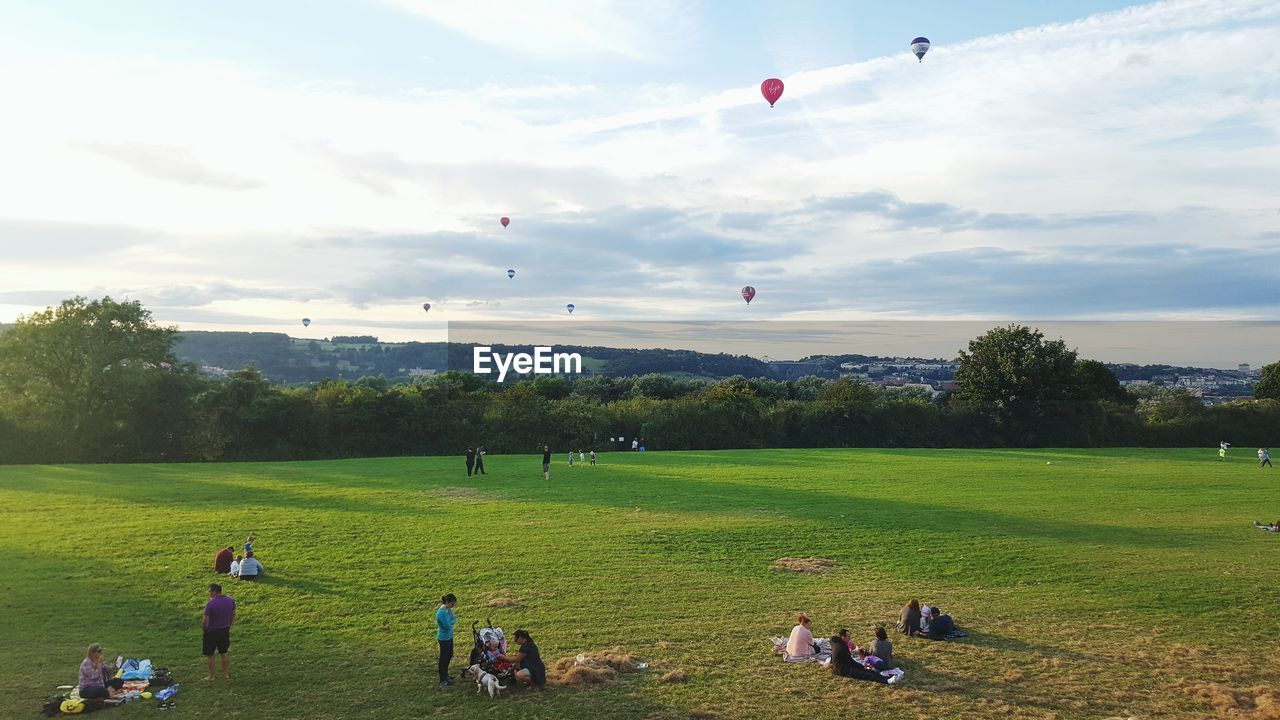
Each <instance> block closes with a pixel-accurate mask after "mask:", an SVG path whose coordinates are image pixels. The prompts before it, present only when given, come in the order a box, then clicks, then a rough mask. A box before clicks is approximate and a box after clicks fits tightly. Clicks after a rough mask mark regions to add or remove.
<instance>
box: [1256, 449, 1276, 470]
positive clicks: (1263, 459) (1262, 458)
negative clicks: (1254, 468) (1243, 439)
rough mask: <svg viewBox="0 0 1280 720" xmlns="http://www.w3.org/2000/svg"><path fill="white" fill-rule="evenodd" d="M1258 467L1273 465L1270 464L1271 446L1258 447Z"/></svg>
mask: <svg viewBox="0 0 1280 720" xmlns="http://www.w3.org/2000/svg"><path fill="white" fill-rule="evenodd" d="M1258 467H1269V468H1273V467H1275V465H1272V464H1271V448H1258Z"/></svg>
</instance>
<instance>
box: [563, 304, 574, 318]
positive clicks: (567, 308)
mask: <svg viewBox="0 0 1280 720" xmlns="http://www.w3.org/2000/svg"><path fill="white" fill-rule="evenodd" d="M564 309H565V310H568V311H569V314H570V315H572V314H573V303H569V304H568V305H565V306H564Z"/></svg>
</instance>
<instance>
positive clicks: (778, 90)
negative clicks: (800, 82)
mask: <svg viewBox="0 0 1280 720" xmlns="http://www.w3.org/2000/svg"><path fill="white" fill-rule="evenodd" d="M760 94H761V95H763V96H764V99H765V100H768V101H769V107H773V104H774V103H776V102H778V98H780V97H782V81H781V80H779V79H778V78H769V79H768V80H765V81H764V82H762V83H760Z"/></svg>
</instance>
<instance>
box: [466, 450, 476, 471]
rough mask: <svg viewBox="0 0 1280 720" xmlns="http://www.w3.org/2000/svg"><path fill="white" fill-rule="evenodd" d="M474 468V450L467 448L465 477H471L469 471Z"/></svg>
mask: <svg viewBox="0 0 1280 720" xmlns="http://www.w3.org/2000/svg"><path fill="white" fill-rule="evenodd" d="M475 466H476V449H475V448H473V447H468V448H467V477H471V469H472V468H474V467H475Z"/></svg>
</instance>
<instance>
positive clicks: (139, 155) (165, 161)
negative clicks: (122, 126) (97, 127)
mask: <svg viewBox="0 0 1280 720" xmlns="http://www.w3.org/2000/svg"><path fill="white" fill-rule="evenodd" d="M85 147H87V148H88V149H90V150H92V151H94V152H96V153H98V154H100V155H103V156H105V157H109V158H111V159H112V160H117V161H119V162H122V163H124V164H125V165H128V166H129V167H130V168H133V170H135V171H136V172H139V173H142V174H143V175H147V176H149V177H154V178H157V179H160V180H167V181H169V182H176V183H181V184H183V185H198V186H202V187H207V188H212V189H214V190H252V189H254V188H257V187H261V186H262V183H261V182H258V181H257V180H253V179H250V178H246V177H242V176H240V175H236V174H234V173H230V172H224V171H219V170H215V169H213V168H211V167H209V166H208V165H205V164H204V163H203V162H201V161H200V160H198V159H197V158H196V157H195V155H194V153H192V151H191V150H190V149H188V148H180V147H165V146H162V145H145V144H141V143H119V144H114V145H113V144H105V143H90V144H87V145H86V146H85Z"/></svg>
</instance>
